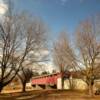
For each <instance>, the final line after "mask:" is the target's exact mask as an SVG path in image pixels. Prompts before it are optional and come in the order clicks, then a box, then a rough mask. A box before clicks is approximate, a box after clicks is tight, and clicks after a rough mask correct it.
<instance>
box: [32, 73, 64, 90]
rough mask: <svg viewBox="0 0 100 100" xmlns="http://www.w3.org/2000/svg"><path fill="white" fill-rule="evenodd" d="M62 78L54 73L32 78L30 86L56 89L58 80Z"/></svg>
mask: <svg viewBox="0 0 100 100" xmlns="http://www.w3.org/2000/svg"><path fill="white" fill-rule="evenodd" d="M62 76H63V75H62V74H61V73H54V74H49V75H42V76H37V77H33V78H32V80H31V84H32V86H34V87H35V86H36V85H38V86H40V87H42V88H45V86H50V87H54V88H57V84H58V83H57V82H58V79H61V77H62Z"/></svg>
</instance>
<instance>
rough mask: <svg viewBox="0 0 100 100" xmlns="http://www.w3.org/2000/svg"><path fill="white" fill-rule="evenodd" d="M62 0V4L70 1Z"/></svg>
mask: <svg viewBox="0 0 100 100" xmlns="http://www.w3.org/2000/svg"><path fill="white" fill-rule="evenodd" d="M60 1H61V4H62V5H65V4H66V3H67V2H68V0H60Z"/></svg>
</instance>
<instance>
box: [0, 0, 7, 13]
mask: <svg viewBox="0 0 100 100" xmlns="http://www.w3.org/2000/svg"><path fill="white" fill-rule="evenodd" d="M7 9H8V6H7V5H6V4H5V3H4V1H3V0H0V14H1V15H4V14H5V13H6V11H7Z"/></svg>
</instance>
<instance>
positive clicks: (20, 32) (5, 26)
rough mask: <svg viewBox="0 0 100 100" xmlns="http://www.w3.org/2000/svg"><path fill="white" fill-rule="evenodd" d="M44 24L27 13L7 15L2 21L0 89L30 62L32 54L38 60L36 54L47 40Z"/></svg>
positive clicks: (0, 24) (0, 26) (0, 25)
mask: <svg viewBox="0 0 100 100" xmlns="http://www.w3.org/2000/svg"><path fill="white" fill-rule="evenodd" d="M44 26H45V25H44V24H43V22H42V21H41V20H38V19H34V18H31V17H29V16H27V15H25V14H20V15H16V16H7V17H5V19H4V20H3V22H1V23H0V55H1V56H0V91H1V90H2V89H3V87H4V86H6V85H7V84H8V83H10V82H11V81H12V80H13V79H14V78H15V76H16V75H17V73H18V71H19V69H20V68H21V67H22V66H23V65H27V64H29V63H30V61H31V60H28V62H27V59H29V57H30V55H31V54H32V55H33V58H34V61H36V58H35V54H36V52H37V51H38V50H39V48H42V47H43V45H44V42H45V40H46V38H45V33H46V29H45V27H44ZM30 59H31V58H30ZM34 61H33V62H34ZM31 64H32V62H31Z"/></svg>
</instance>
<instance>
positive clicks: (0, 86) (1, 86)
mask: <svg viewBox="0 0 100 100" xmlns="http://www.w3.org/2000/svg"><path fill="white" fill-rule="evenodd" d="M3 87H4V86H3V84H1V83H0V93H1V92H2V90H3Z"/></svg>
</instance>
